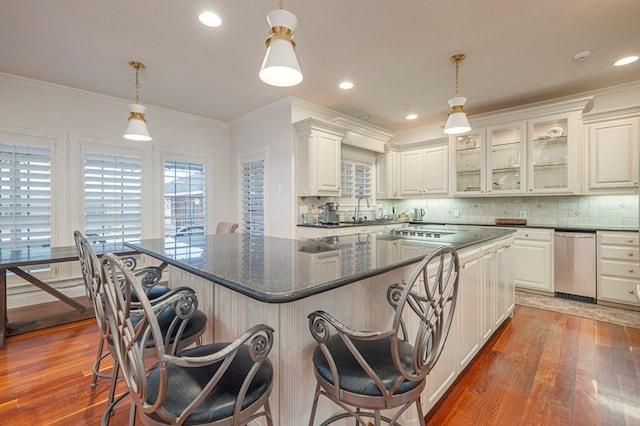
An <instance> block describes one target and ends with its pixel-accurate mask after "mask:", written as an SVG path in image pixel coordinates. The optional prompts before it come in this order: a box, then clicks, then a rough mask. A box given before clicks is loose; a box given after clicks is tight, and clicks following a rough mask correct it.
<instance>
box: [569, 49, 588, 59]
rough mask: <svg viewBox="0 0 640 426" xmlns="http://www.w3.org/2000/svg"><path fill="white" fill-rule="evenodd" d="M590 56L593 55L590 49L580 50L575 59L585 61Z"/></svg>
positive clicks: (574, 56)
mask: <svg viewBox="0 0 640 426" xmlns="http://www.w3.org/2000/svg"><path fill="white" fill-rule="evenodd" d="M589 56H591V52H590V51H588V50H585V51H582V52H578V53H576V54H575V55H573V59H574V60H576V61H584V60H585V59H587V58H588V57H589Z"/></svg>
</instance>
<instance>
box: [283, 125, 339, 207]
mask: <svg viewBox="0 0 640 426" xmlns="http://www.w3.org/2000/svg"><path fill="white" fill-rule="evenodd" d="M294 127H295V128H296V131H297V132H298V139H297V144H296V148H297V149H296V160H295V171H296V194H297V195H299V196H310V195H315V196H333V197H337V196H340V193H341V191H340V172H341V169H340V162H341V156H342V150H341V143H342V138H343V137H344V134H345V129H343V128H341V127H339V126H336V125H334V124H331V123H327V122H324V121H322V120H317V119H314V118H307V119H305V120H302V121H298V122H296V123H294Z"/></svg>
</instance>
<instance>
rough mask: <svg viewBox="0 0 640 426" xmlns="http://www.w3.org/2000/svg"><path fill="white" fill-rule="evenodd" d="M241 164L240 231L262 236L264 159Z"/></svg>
mask: <svg viewBox="0 0 640 426" xmlns="http://www.w3.org/2000/svg"><path fill="white" fill-rule="evenodd" d="M241 163H242V231H243V232H244V233H245V234H253V235H264V222H265V196H264V194H265V172H264V158H261V159H253V160H248V159H243V160H242V161H241Z"/></svg>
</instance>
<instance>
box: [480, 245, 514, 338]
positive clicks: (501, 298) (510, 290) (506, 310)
mask: <svg viewBox="0 0 640 426" xmlns="http://www.w3.org/2000/svg"><path fill="white" fill-rule="evenodd" d="M513 240H514V239H513V237H509V238H507V239H503V240H500V241H498V242H493V243H491V244H490V245H487V246H484V247H482V271H483V274H484V281H483V294H482V297H483V302H482V306H483V307H484V311H483V313H482V324H481V328H482V341H483V342H484V341H486V340H487V339H488V338H489V337H490V336H491V335H492V334H493V332H494V331H495V330H496V329H497V328H498V327H500V325H501V324H502V323H503V322H504V321H505V320H506V319H507V317H509V316H510V315H511V314H512V313H513V309H514V307H515V287H514V282H513V265H512V253H513Z"/></svg>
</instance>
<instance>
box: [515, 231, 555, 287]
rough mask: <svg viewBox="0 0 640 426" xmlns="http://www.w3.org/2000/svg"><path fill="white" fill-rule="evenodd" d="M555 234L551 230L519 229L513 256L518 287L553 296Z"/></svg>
mask: <svg viewBox="0 0 640 426" xmlns="http://www.w3.org/2000/svg"><path fill="white" fill-rule="evenodd" d="M553 233H554V231H553V230H550V229H518V231H517V232H516V236H515V241H514V249H513V254H512V255H513V265H514V266H513V270H514V272H513V273H514V282H515V285H516V286H517V287H519V288H523V289H529V290H535V291H537V292H541V293H546V294H553Z"/></svg>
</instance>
